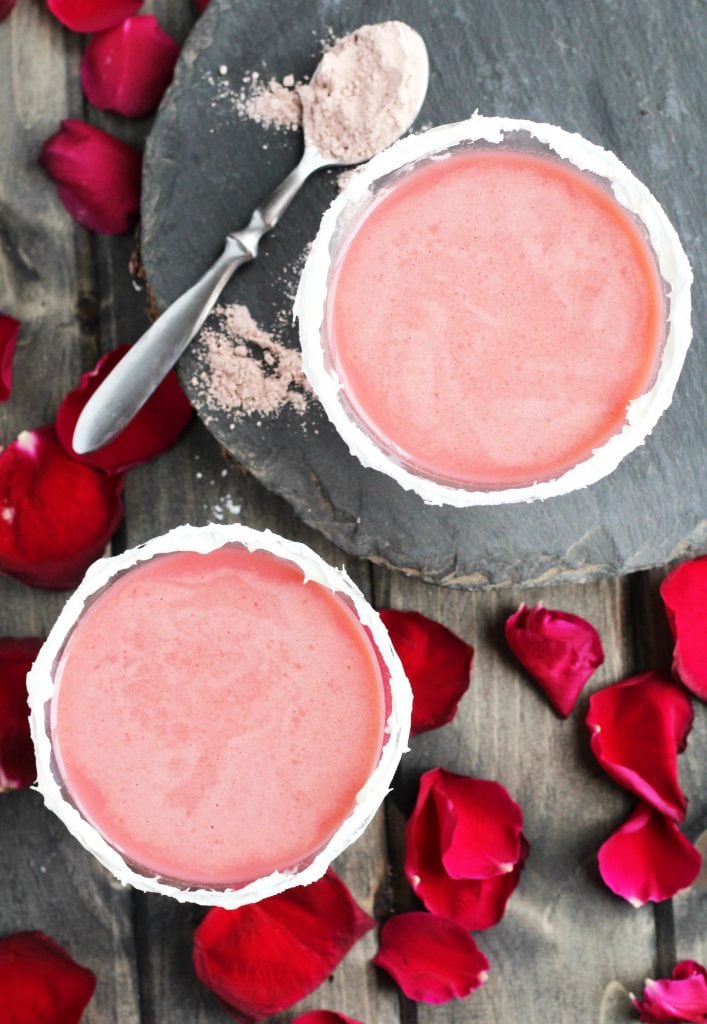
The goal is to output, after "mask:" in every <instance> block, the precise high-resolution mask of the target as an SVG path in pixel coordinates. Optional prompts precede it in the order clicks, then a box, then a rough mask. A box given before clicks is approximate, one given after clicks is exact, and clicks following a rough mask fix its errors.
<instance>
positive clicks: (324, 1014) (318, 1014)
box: [292, 1010, 361, 1024]
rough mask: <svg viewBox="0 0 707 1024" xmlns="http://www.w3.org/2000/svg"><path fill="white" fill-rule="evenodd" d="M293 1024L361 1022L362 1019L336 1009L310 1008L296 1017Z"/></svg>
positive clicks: (353, 1023)
mask: <svg viewBox="0 0 707 1024" xmlns="http://www.w3.org/2000/svg"><path fill="white" fill-rule="evenodd" d="M292 1024H361V1021H359V1020H354V1019H353V1017H347V1016H346V1014H345V1013H337V1012H336V1011H335V1010H310V1011H309V1013H302V1014H300V1016H299V1017H295V1019H294V1020H293V1021H292Z"/></svg>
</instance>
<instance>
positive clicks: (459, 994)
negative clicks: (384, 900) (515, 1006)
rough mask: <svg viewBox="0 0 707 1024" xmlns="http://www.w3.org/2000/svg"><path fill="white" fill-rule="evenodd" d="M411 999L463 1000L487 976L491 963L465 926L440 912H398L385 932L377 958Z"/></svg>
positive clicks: (387, 922) (387, 924)
mask: <svg viewBox="0 0 707 1024" xmlns="http://www.w3.org/2000/svg"><path fill="white" fill-rule="evenodd" d="M373 963H374V964H375V965H376V966H377V967H382V968H383V970H384V971H387V973H388V974H390V976H391V977H392V978H393V980H394V981H395V982H396V983H397V984H398V985H399V986H400V988H401V989H402V990H403V992H404V993H405V995H406V996H407V997H408V999H414V1000H415V1001H416V1002H423V1003H447V1002H449V1000H450V999H464V998H465V997H466V996H468V995H470V994H471V993H472V992H473V991H475V989H477V988H479V987H480V986H481V985H483V984H484V982H485V981H486V979H487V978H488V969H489V962H488V960H487V959H486V957H485V956H484V954H483V953H482V952H481V951H480V949H479V948H478V946H477V945H476V943H475V942H474V940H473V939H472V937H471V936H470V935H468V934H467V932H466V931H465V930H464V928H462V927H461V925H458V924H455V923H454V921H448V920H447V919H446V918H443V917H438V916H437V915H436V914H426V913H424V912H422V911H420V912H418V911H414V912H412V913H410V914H396V916H395V917H391V918H389V920H388V921H386V923H385V924H384V925H383V928H382V929H381V937H380V948H379V950H378V953H377V954H376V956H375V957H374V958H373Z"/></svg>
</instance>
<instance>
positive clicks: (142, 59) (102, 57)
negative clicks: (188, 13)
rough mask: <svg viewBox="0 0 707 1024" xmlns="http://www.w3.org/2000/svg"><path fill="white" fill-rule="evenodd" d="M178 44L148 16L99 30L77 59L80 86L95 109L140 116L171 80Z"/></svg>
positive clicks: (158, 99) (151, 108) (159, 96)
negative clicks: (79, 69)
mask: <svg viewBox="0 0 707 1024" xmlns="http://www.w3.org/2000/svg"><path fill="white" fill-rule="evenodd" d="M178 56H179V44H178V43H177V42H175V40H174V39H172V37H171V36H168V35H167V33H166V32H165V31H163V29H162V28H161V26H160V23H159V22H158V20H157V18H155V17H154V16H153V15H151V14H145V15H141V16H140V17H137V18H126V19H125V21H124V22H122V24H120V25H116V26H115V28H109V29H107V30H106V31H105V32H99V33H98V35H96V36H94V37H93V38H92V39H91V41H90V42H89V44H88V46H87V47H86V49H85V51H84V55H83V59H82V61H81V85H82V86H83V91H84V92H85V93H86V96H87V97H88V99H89V100H90V101H91V103H93V105H94V107H98V109H99V110H114V111H116V112H117V113H118V114H124V115H125V116H126V117H142V116H143V115H144V114H149V113H151V111H153V110H154V109H155V107H156V106H157V105H158V103H159V102H160V100H161V99H162V96H163V94H164V91H165V89H166V88H167V86H168V85H169V83H170V81H171V79H172V72H173V71H174V65H175V63H176V61H177V57H178Z"/></svg>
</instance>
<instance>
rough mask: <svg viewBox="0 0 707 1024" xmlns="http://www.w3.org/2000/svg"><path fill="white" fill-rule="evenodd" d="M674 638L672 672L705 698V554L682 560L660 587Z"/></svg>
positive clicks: (706, 580) (706, 599)
mask: <svg viewBox="0 0 707 1024" xmlns="http://www.w3.org/2000/svg"><path fill="white" fill-rule="evenodd" d="M660 596H661V597H662V598H663V604H664V605H665V611H666V612H667V615H668V622H669V623H670V629H671V630H672V634H673V637H674V639H675V649H674V651H673V672H674V673H675V675H676V676H677V677H678V678H679V679H680V681H681V682H682V683H684V684H685V686H687V688H688V689H689V690H692V692H693V693H694V694H695V696H696V697H700V698H701V699H702V700H707V555H705V556H704V557H703V558H696V559H694V561H692V562H683V564H682V565H679V566H678V567H677V569H674V570H673V571H672V572H671V573H670V575H669V576H667V577H666V578H665V579H664V580H663V583H662V584H661V587H660Z"/></svg>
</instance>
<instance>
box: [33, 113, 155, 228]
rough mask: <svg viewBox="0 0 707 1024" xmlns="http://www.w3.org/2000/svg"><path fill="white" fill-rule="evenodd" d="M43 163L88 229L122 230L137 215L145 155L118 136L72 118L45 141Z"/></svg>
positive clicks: (70, 209) (64, 199) (67, 204)
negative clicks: (143, 156)
mask: <svg viewBox="0 0 707 1024" xmlns="http://www.w3.org/2000/svg"><path fill="white" fill-rule="evenodd" d="M39 162H40V164H41V165H42V167H43V168H44V170H45V171H46V172H47V174H48V175H49V177H50V178H51V179H52V181H54V182H55V183H56V186H57V191H58V192H59V198H60V199H61V201H62V203H63V204H64V206H65V207H66V209H67V210H68V212H69V213H70V214H71V216H72V217H73V218H74V219H75V220H77V221H78V222H79V224H82V225H83V226H84V227H85V228H90V229H91V230H93V231H99V232H101V233H102V234H105V235H120V234H122V233H123V232H125V231H127V230H128V228H130V227H132V225H133V224H134V223H135V221H136V220H137V215H138V211H139V209H140V177H141V172H142V154H141V153H140V152H138V150H137V149H135V148H134V147H133V146H129V145H128V144H127V143H126V142H123V141H121V139H118V138H116V137H115V135H111V134H109V133H108V132H104V131H101V129H100V128H94V127H93V125H90V124H87V123H86V122H85V121H77V120H75V119H73V118H68V119H67V120H65V121H62V122H61V127H60V129H59V131H58V132H56V134H54V135H52V136H51V138H49V139H47V141H46V142H45V143H44V145H43V146H42V151H41V154H40V157H39Z"/></svg>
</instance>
